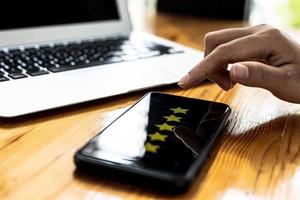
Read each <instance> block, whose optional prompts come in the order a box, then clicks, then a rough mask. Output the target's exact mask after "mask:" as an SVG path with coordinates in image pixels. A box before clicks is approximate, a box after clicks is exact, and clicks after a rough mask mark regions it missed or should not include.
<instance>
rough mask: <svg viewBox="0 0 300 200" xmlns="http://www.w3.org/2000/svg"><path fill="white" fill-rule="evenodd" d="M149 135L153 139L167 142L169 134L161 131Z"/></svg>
mask: <svg viewBox="0 0 300 200" xmlns="http://www.w3.org/2000/svg"><path fill="white" fill-rule="evenodd" d="M148 136H149V137H150V138H151V141H155V140H158V141H162V142H165V141H166V138H167V137H168V136H167V135H162V134H160V133H159V132H155V133H153V134H149V135H148Z"/></svg>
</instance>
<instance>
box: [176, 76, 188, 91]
mask: <svg viewBox="0 0 300 200" xmlns="http://www.w3.org/2000/svg"><path fill="white" fill-rule="evenodd" d="M189 82H190V76H189V75H188V74H187V75H185V76H184V77H183V78H182V79H181V80H180V81H179V82H178V86H179V87H180V88H183V89H184V88H186V87H188V84H189Z"/></svg>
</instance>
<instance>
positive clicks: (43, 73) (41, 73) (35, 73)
mask: <svg viewBox="0 0 300 200" xmlns="http://www.w3.org/2000/svg"><path fill="white" fill-rule="evenodd" d="M27 74H29V75H30V76H40V75H45V74H49V72H47V71H44V70H37V71H27Z"/></svg>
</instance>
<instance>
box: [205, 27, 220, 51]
mask: <svg viewBox="0 0 300 200" xmlns="http://www.w3.org/2000/svg"><path fill="white" fill-rule="evenodd" d="M216 35H217V33H216V32H209V33H207V34H206V35H205V36H204V46H205V49H206V50H207V51H211V50H212V49H214V48H215V47H216V45H217V39H216V38H217V36H216Z"/></svg>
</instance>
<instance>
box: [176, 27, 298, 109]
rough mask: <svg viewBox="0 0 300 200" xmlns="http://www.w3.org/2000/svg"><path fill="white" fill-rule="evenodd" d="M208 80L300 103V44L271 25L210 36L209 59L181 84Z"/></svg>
mask: <svg viewBox="0 0 300 200" xmlns="http://www.w3.org/2000/svg"><path fill="white" fill-rule="evenodd" d="M229 64H232V65H231V69H228V65H229ZM206 78H208V79H210V80H212V81H213V82H215V83H217V84H218V85H219V86H220V87H221V88H223V89H224V90H229V89H230V88H232V87H233V85H234V84H235V83H236V82H237V83H240V84H243V85H246V86H251V87H261V88H265V89H267V90H269V91H270V92H272V93H273V94H274V95H275V96H277V97H278V98H280V99H283V100H286V101H290V102H294V103H300V45H299V44H298V43H297V42H296V41H294V40H293V39H291V38H290V37H289V36H287V35H285V34H284V33H283V32H281V31H280V30H278V29H275V28H273V27H270V26H268V25H259V26H253V27H247V28H234V29H225V30H220V31H216V32H211V33H208V34H207V35H206V36H205V58H204V59H203V60H202V61H201V62H200V63H199V64H198V65H197V66H195V67H194V68H193V69H192V70H191V71H190V72H189V73H188V74H187V75H186V76H184V77H183V78H182V79H181V80H180V81H179V83H178V85H179V86H180V87H182V88H189V87H192V86H196V85H197V84H199V83H201V82H202V81H203V80H204V79H206Z"/></svg>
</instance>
